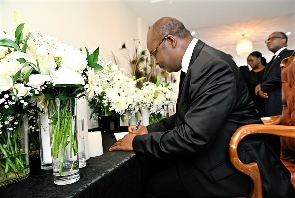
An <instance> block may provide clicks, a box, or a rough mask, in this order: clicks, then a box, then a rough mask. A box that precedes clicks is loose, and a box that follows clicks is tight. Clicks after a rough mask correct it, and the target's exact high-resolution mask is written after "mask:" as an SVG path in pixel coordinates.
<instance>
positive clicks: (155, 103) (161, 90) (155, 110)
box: [138, 77, 177, 123]
mask: <svg viewBox="0 0 295 198" xmlns="http://www.w3.org/2000/svg"><path fill="white" fill-rule="evenodd" d="M138 95H139V96H138V97H139V98H140V102H139V103H140V105H141V108H142V109H148V110H149V111H150V118H149V119H150V120H149V122H150V123H155V122H157V121H159V120H161V119H162V118H163V115H165V113H166V111H167V107H168V106H169V105H175V104H176V100H177V94H176V92H175V88H174V86H172V85H171V84H170V83H169V82H168V83H165V84H163V83H161V80H160V77H157V82H156V83H152V82H145V83H144V84H143V87H142V88H141V89H140V90H139V91H138Z"/></svg>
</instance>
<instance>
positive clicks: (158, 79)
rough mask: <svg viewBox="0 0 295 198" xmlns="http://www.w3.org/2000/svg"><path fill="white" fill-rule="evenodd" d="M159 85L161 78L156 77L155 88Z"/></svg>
mask: <svg viewBox="0 0 295 198" xmlns="http://www.w3.org/2000/svg"><path fill="white" fill-rule="evenodd" d="M160 84H161V78H160V77H159V76H157V82H156V86H157V87H159V85H160Z"/></svg>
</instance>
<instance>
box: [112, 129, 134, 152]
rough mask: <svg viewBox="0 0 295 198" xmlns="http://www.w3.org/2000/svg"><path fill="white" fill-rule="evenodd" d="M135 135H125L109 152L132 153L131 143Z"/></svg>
mask: <svg viewBox="0 0 295 198" xmlns="http://www.w3.org/2000/svg"><path fill="white" fill-rule="evenodd" d="M135 136H136V134H130V133H129V134H127V135H125V136H124V137H123V138H122V139H120V140H118V141H117V142H116V143H115V144H114V145H113V146H111V147H110V148H109V151H133V147H132V142H133V139H134V137H135Z"/></svg>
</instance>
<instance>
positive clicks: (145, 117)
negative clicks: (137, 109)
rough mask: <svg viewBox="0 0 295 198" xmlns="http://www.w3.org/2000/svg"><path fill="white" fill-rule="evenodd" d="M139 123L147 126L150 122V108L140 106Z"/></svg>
mask: <svg viewBox="0 0 295 198" xmlns="http://www.w3.org/2000/svg"><path fill="white" fill-rule="evenodd" d="M141 118H142V120H141V124H142V125H143V126H147V125H149V124H150V110H149V109H146V108H142V110H141Z"/></svg>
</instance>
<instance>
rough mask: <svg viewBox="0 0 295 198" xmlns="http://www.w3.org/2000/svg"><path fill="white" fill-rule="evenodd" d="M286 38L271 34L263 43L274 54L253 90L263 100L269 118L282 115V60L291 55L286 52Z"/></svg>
mask: <svg viewBox="0 0 295 198" xmlns="http://www.w3.org/2000/svg"><path fill="white" fill-rule="evenodd" d="M287 42H288V37H287V35H286V34H285V33H284V32H273V33H272V34H270V35H269V37H268V39H267V40H266V41H265V43H266V45H267V48H268V50H269V51H271V52H273V53H274V56H273V58H272V60H271V61H270V62H269V63H268V64H267V65H266V67H265V71H264V76H263V79H262V82H261V84H259V85H257V86H256V88H255V94H256V95H259V96H260V97H262V98H265V111H266V113H267V114H268V115H269V116H272V115H281V114H282V109H283V105H282V80H281V67H280V64H281V62H282V60H283V59H284V58H286V57H289V56H291V55H292V53H293V50H287Z"/></svg>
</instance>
